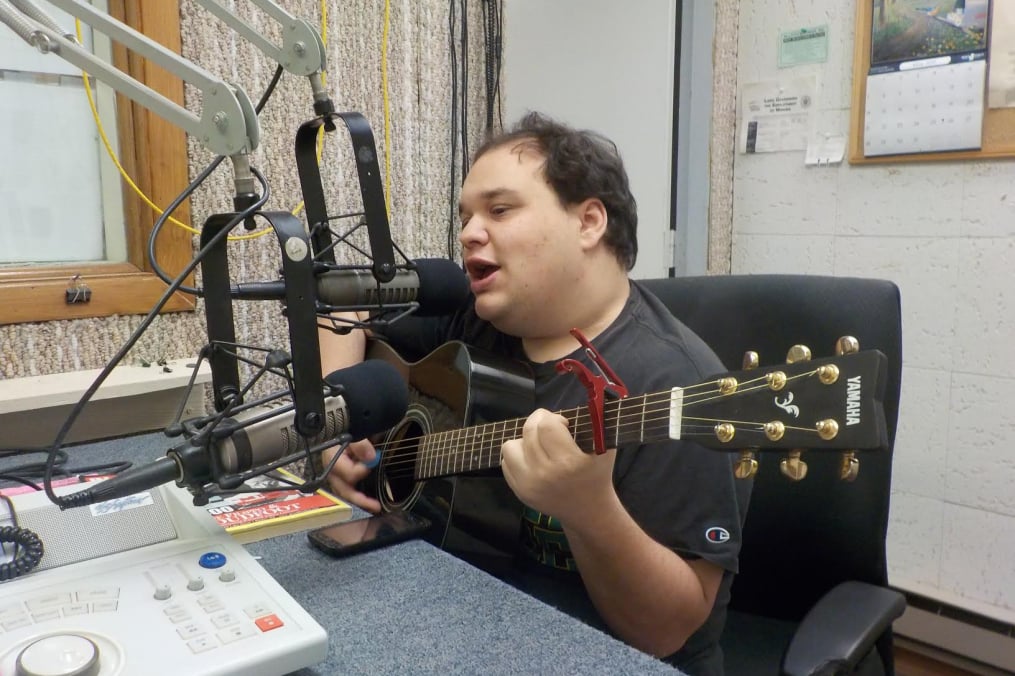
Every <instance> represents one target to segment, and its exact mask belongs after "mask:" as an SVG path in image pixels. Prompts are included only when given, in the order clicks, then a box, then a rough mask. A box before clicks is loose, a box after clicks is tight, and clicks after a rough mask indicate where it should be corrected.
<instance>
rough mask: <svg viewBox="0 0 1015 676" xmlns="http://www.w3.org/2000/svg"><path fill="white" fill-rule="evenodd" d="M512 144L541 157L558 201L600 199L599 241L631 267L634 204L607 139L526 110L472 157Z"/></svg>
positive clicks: (634, 237)
mask: <svg viewBox="0 0 1015 676" xmlns="http://www.w3.org/2000/svg"><path fill="white" fill-rule="evenodd" d="M514 143H517V144H518V146H519V148H520V149H525V148H531V149H534V150H536V151H538V152H539V154H540V155H542V156H543V157H544V158H545V159H546V161H545V162H544V164H543V174H544V176H546V180H547V182H548V183H549V184H550V187H551V188H552V189H553V191H554V192H555V193H556V194H557V198H558V199H559V200H560V202H561V204H563V205H565V206H569V205H574V204H579V203H580V202H582V201H584V200H586V199H589V198H590V197H595V198H597V199H599V200H600V201H602V203H603V205H604V206H605V207H606V214H607V218H608V220H607V224H606V235H605V238H604V241H605V242H606V245H607V246H608V247H610V249H611V250H612V251H613V253H614V255H615V256H616V257H617V260H618V261H620V263H621V265H623V266H624V267H625V268H626V269H627V270H630V269H631V268H633V267H634V263H635V260H636V259H637V258H638V207H637V205H636V203H635V200H634V196H633V195H632V194H631V188H630V186H629V184H628V179H627V172H626V171H625V170H624V162H623V160H621V159H620V153H619V152H617V146H616V145H615V144H614V143H613V141H610V140H609V139H608V138H606V137H605V136H603V135H601V134H598V133H596V132H594V131H589V130H586V129H581V130H579V129H573V128H571V127H569V126H567V125H565V124H562V123H560V122H556V121H554V120H552V119H550V118H548V117H546V116H545V115H542V114H540V113H535V112H530V113H528V114H527V115H525V117H523V118H522V119H521V120H519V122H518V123H517V124H516V125H515V126H514V127H512V128H511V129H510V130H509V131H507V132H504V133H501V134H499V135H497V136H493V137H490V138H488V139H487V140H486V141H485V142H484V143H483V144H482V145H481V146H480V147H479V149H478V150H477V151H476V154H475V156H474V157H473V161H475V160H478V159H479V158H480V157H481V156H482V155H483V154H484V153H487V152H489V151H491V150H494V149H496V148H502V147H504V146H506V145H511V144H514Z"/></svg>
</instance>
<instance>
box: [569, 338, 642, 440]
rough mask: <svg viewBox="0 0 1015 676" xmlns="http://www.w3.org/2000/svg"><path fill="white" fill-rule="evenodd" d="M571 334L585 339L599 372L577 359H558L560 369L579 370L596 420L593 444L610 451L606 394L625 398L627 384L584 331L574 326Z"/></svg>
mask: <svg viewBox="0 0 1015 676" xmlns="http://www.w3.org/2000/svg"><path fill="white" fill-rule="evenodd" d="M571 335H572V336H574V337H575V339H577V341H578V342H579V343H581V346H582V347H583V348H584V349H585V355H586V356H587V357H588V358H589V359H591V360H592V363H593V364H595V365H596V368H598V369H599V375H594V374H593V373H592V372H591V371H590V370H589V369H588V367H587V366H585V364H582V363H581V362H580V361H577V360H575V359H561V360H560V361H559V362H557V372H558V373H564V372H568V373H573V374H575V375H576V376H577V377H578V380H580V381H581V383H582V385H584V386H585V389H586V390H588V392H589V418H591V420H592V448H593V449H594V450H595V452H596V453H597V454H599V455H602V454H603V453H605V452H606V433H605V431H604V427H603V404H604V402H605V399H606V396H605V394H606V392H609V393H610V394H611V395H613V396H614V397H616V398H618V399H623V398H624V397H626V396H627V386H626V385H624V383H622V382H621V381H620V378H618V377H617V374H616V373H614V372H613V369H611V368H610V365H609V364H607V363H606V360H605V359H603V357H602V355H600V354H599V353H598V352H596V348H594V347H592V343H590V342H589V341H588V339H587V338H586V337H585V336H583V335H582V332H581V331H579V330H578V329H571Z"/></svg>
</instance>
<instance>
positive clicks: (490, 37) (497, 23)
mask: <svg viewBox="0 0 1015 676" xmlns="http://www.w3.org/2000/svg"><path fill="white" fill-rule="evenodd" d="M483 30H484V41H485V45H484V47H485V55H486V62H485V64H484V65H485V70H486V133H487V134H492V133H493V128H494V125H493V121H494V108H496V109H497V120H498V124H499V125H500V126H503V119H501V108H500V105H501V98H500V95H499V94H500V73H501V61H502V54H503V51H502V43H501V8H500V3H499V2H498V0H483Z"/></svg>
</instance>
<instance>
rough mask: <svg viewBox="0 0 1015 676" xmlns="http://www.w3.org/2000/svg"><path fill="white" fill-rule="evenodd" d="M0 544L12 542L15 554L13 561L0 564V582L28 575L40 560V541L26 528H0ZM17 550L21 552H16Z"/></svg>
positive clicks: (41, 550) (41, 548)
mask: <svg viewBox="0 0 1015 676" xmlns="http://www.w3.org/2000/svg"><path fill="white" fill-rule="evenodd" d="M0 542H13V543H14V551H15V552H16V553H15V555H14V560H13V561H8V562H6V563H0V582H6V581H7V580H13V579H14V578H16V577H20V576H22V575H25V574H26V573H30V572H31V571H32V570H33V569H34V568H35V567H36V566H38V565H39V562H40V561H41V560H42V554H43V547H42V540H40V539H39V536H38V535H36V534H35V533H33V532H32V531H30V530H28V529H27V528H16V527H14V526H4V527H2V528H0ZM19 549H20V550H21V551H18V550H19Z"/></svg>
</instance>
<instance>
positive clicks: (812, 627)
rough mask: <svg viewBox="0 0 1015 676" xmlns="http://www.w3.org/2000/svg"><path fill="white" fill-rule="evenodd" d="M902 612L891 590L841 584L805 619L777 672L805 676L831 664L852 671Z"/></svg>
mask: <svg viewBox="0 0 1015 676" xmlns="http://www.w3.org/2000/svg"><path fill="white" fill-rule="evenodd" d="M905 609H906V599H905V597H904V596H903V595H902V594H900V593H898V592H896V591H893V590H891V589H887V588H885V587H878V586H875V585H872V584H867V583H865V582H855V581H851V582H843V583H842V584H840V585H838V586H836V587H834V588H832V589H830V590H829V591H828V593H826V594H825V595H824V596H823V597H821V600H819V601H818V602H817V603H816V604H814V607H813V608H811V609H810V610H809V611H808V612H807V615H806V616H804V619H803V621H801V622H800V625H799V626H798V627H797V630H796V632H795V633H794V634H793V639H792V640H791V641H790V644H789V647H788V648H787V649H786V655H785V656H784V657H783V659H782V673H783V674H786V675H787V676H810V675H811V674H813V673H815V671H817V670H818V669H819V668H821V667H826V668H827V665H828V663H829V662H830V661H833V660H841V661H843V662H844V663H845V664H846V665H849V667H851V668H852V667H855V666H856V664H857V663H858V662H859V661H860V660H861V659H862V658H863V656H864V655H866V654H867V653H868V652H870V650H871V648H873V647H874V644H875V642H877V640H878V637H880V636H881V634H882V633H884V631H885V630H886V629H888V627H890V626H891V624H892V622H893V621H894V620H895V619H896V618H898V617H899V616H900V615H902V612H903V611H904V610H905Z"/></svg>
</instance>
